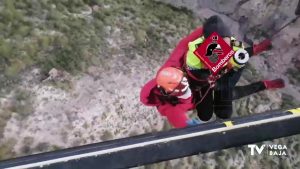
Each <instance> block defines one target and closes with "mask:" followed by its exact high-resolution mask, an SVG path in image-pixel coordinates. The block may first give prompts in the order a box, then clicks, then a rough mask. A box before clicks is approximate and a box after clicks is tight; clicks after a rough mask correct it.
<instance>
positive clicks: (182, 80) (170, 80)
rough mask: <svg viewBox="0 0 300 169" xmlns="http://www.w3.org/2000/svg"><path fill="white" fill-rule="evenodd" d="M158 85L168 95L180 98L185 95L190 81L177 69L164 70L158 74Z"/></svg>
mask: <svg viewBox="0 0 300 169" xmlns="http://www.w3.org/2000/svg"><path fill="white" fill-rule="evenodd" d="M156 82H157V85H158V86H159V87H161V88H163V89H164V90H165V92H166V93H167V94H171V95H175V96H180V95H182V94H184V93H185V92H186V91H187V89H188V87H189V84H188V81H187V79H186V77H184V73H183V72H182V71H181V70H180V69H177V68H174V67H167V68H163V69H162V70H160V71H159V72H158V73H157V76H156Z"/></svg>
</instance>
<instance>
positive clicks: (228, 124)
mask: <svg viewBox="0 0 300 169" xmlns="http://www.w3.org/2000/svg"><path fill="white" fill-rule="evenodd" d="M224 124H225V125H226V127H231V126H233V123H232V121H225V122H224Z"/></svg>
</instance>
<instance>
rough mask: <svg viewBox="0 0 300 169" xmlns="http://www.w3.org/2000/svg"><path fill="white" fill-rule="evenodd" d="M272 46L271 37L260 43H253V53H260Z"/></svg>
mask: <svg viewBox="0 0 300 169" xmlns="http://www.w3.org/2000/svg"><path fill="white" fill-rule="evenodd" d="M271 48H272V42H271V40H270V39H265V40H264V41H262V42H260V43H259V44H256V45H253V55H258V54H260V53H262V52H263V51H266V50H270V49H271Z"/></svg>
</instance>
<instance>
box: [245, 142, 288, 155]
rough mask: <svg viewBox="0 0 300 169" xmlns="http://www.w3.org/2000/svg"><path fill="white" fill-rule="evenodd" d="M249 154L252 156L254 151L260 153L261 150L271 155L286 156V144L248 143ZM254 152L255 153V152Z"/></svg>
mask: <svg viewBox="0 0 300 169" xmlns="http://www.w3.org/2000/svg"><path fill="white" fill-rule="evenodd" d="M248 148H250V154H251V155H252V156H253V155H255V154H256V153H257V154H261V153H262V152H265V153H267V154H268V155H271V156H286V155H287V146H286V145H281V144H278V145H277V144H272V145H261V146H258V145H256V144H249V145H248ZM255 152H256V153H255Z"/></svg>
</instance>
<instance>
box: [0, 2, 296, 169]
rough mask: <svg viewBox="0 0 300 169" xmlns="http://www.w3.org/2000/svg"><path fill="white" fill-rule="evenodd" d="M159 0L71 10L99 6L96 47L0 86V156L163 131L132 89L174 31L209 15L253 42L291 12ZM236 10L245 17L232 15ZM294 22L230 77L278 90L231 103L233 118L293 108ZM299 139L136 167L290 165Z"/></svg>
mask: <svg viewBox="0 0 300 169" xmlns="http://www.w3.org/2000/svg"><path fill="white" fill-rule="evenodd" d="M163 2H166V3H171V5H172V6H170V5H166V4H162V3H159V2H156V1H134V2H133V1H132V2H131V3H129V4H127V3H124V2H122V1H118V2H117V1H101V2H100V3H99V4H97V5H90V6H88V7H86V8H85V10H84V12H81V13H80V14H78V13H76V15H75V14H74V15H73V16H74V17H81V18H83V19H84V20H87V21H90V20H96V19H99V18H96V17H95V15H94V14H93V12H95V11H96V12H97V10H98V11H101V10H102V13H105V18H108V17H109V19H108V20H103V32H101V35H100V34H96V35H98V36H101V38H103V41H101V43H99V45H102V46H100V47H99V48H97V49H98V50H95V51H96V52H95V53H91V54H90V55H93V56H94V57H91V58H92V59H93V61H92V62H93V63H92V64H87V66H85V68H84V69H82V70H81V71H78V72H75V73H73V72H71V71H68V70H64V69H63V68H61V67H51V68H50V69H49V70H48V71H47V72H48V73H47V74H46V75H45V74H44V73H43V69H41V68H40V67H39V66H38V65H35V66H31V67H30V68H27V69H24V71H22V72H20V73H19V79H20V80H18V83H15V84H14V85H13V84H11V85H9V86H6V87H5V90H2V91H1V95H0V103H1V104H0V131H1V133H0V134H1V139H0V158H2V159H5V158H10V157H15V156H22V155H28V154H33V153H38V152H45V151H51V150H56V149H61V148H66V147H73V146H78V145H84V144H89V143H94V142H100V141H105V140H110V139H116V138H121V137H128V136H133V135H137V134H142V133H148V132H155V131H162V130H167V129H169V128H170V126H168V124H167V123H166V120H165V119H164V118H162V117H160V116H159V114H158V113H157V112H156V110H155V109H153V108H149V107H145V106H143V105H142V104H141V103H140V102H139V91H140V89H141V87H142V86H143V84H145V83H146V82H147V81H148V80H150V79H151V78H153V77H154V75H155V72H156V71H157V69H158V68H159V66H160V65H161V64H162V63H163V62H164V60H165V59H166V58H167V57H168V54H169V53H170V52H171V50H172V49H173V48H174V46H175V45H176V43H177V42H178V40H179V39H180V38H181V37H182V36H184V35H186V34H188V33H189V32H190V31H192V30H193V29H194V28H196V27H197V26H198V25H200V24H201V22H202V21H203V20H204V19H205V18H206V17H209V16H211V15H213V14H218V15H220V16H222V17H223V18H224V20H226V22H227V23H230V25H232V29H233V31H234V32H237V33H236V35H237V37H239V38H241V37H242V35H243V32H247V33H249V36H250V37H251V38H254V40H255V41H256V42H258V41H260V40H261V35H264V34H265V32H264V30H266V29H267V28H268V29H271V28H272V29H274V30H276V29H277V28H279V27H280V25H282V24H284V23H285V22H286V21H287V20H288V19H290V18H292V16H293V11H292V10H290V8H292V7H293V6H295V4H296V1H295V2H294V1H284V0H277V1H271V0H269V1H267V0H264V1H256V0H250V1H249V0H248V1H243V0H241V1H238V0H235V1H234V0H230V1H226V2H224V1H219V0H216V1H213V2H212V1H208V0H207V1H205V0H202V1H201V0H198V1H197V0H192V1H184V0H181V1H179V0H175V1H167V0H163ZM173 6H176V7H178V6H179V7H180V6H184V7H186V8H188V9H189V10H191V11H192V12H193V13H192V12H189V11H188V10H186V9H178V8H174V7H173ZM116 11H118V12H119V13H118V12H116ZM253 13H255V14H256V15H253ZM242 16H247V21H248V22H241V21H239V20H240V17H242ZM258 18H259V19H258ZM100 20H101V19H100ZM275 21H276V22H275ZM274 24H275V25H274ZM299 26H300V20H298V21H297V22H295V23H293V24H291V25H290V26H288V27H287V28H286V29H284V30H282V31H281V32H280V33H279V34H278V35H277V36H276V37H274V48H273V49H272V50H271V51H268V52H265V53H264V54H262V55H260V56H258V57H255V58H253V59H252V60H251V62H250V64H249V65H248V66H247V69H246V71H245V72H244V74H243V78H242V79H241V81H240V82H239V83H240V84H241V85H243V84H248V83H250V82H254V81H256V80H257V79H273V78H277V77H281V78H284V79H285V81H286V83H287V86H286V88H285V89H283V90H279V91H264V92H260V93H259V94H255V95H253V96H251V97H248V98H244V99H241V100H239V101H237V102H235V110H236V112H235V114H234V116H240V115H246V114H251V113H260V112H263V111H266V110H270V109H279V108H280V109H287V108H292V107H294V106H297V105H298V106H299V102H300V101H299V99H300V97H299V96H300V85H299V84H300V79H299V70H300V67H299V62H300V58H299V53H300V50H299V43H300V38H299V37H300V30H299ZM95 32H96V31H95ZM86 33H87V34H88V33H91V32H90V31H86ZM45 138H46V139H45ZM299 140H300V138H299V136H293V137H289V138H284V139H277V140H274V141H272V142H265V143H274V144H276V143H281V144H287V146H288V150H289V156H288V158H286V157H272V156H267V155H262V156H250V155H249V150H248V148H247V147H238V148H232V149H228V150H223V151H219V152H213V153H207V154H203V155H198V156H192V157H186V158H183V159H177V160H171V161H168V162H162V163H158V164H153V165H149V166H144V167H140V168H216V169H217V168H230V169H231V168H249V169H250V168H278V166H279V167H280V168H299V167H300V158H299V157H300V156H299V152H300V151H299V150H300V145H299Z"/></svg>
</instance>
